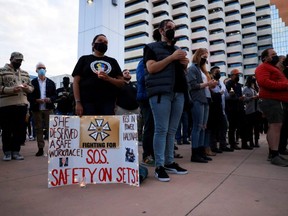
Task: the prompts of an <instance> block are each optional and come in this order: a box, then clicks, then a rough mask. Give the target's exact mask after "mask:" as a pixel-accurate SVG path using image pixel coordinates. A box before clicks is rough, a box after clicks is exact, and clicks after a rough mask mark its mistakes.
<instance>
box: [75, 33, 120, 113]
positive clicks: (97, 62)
mask: <svg viewBox="0 0 288 216" xmlns="http://www.w3.org/2000/svg"><path fill="white" fill-rule="evenodd" d="M107 49H108V39H107V37H106V36H105V35H104V34H99V35H96V36H95V37H94V39H93V41H92V52H93V53H92V54H90V55H84V56H81V57H80V58H79V60H78V62H77V64H76V65H75V67H74V70H73V72H72V76H73V77H74V80H73V93H74V99H75V113H76V115H78V116H82V115H114V114H115V103H116V97H117V92H118V91H119V88H120V87H122V86H124V83H125V81H124V79H123V75H122V71H121V69H120V66H119V64H118V62H117V61H116V59H114V58H111V57H108V56H106V55H105V52H106V51H107Z"/></svg>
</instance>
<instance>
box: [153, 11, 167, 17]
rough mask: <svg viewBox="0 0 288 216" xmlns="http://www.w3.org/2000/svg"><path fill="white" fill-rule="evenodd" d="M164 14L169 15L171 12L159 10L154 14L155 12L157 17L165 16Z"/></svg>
mask: <svg viewBox="0 0 288 216" xmlns="http://www.w3.org/2000/svg"><path fill="white" fill-rule="evenodd" d="M163 15H167V16H169V13H168V12H167V11H159V12H157V13H154V14H153V17H154V18H157V17H160V16H163Z"/></svg>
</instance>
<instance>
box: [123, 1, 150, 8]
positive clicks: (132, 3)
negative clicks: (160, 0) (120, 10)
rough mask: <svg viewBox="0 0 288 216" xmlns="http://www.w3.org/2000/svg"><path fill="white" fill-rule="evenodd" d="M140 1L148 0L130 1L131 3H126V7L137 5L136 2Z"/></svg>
mask: <svg viewBox="0 0 288 216" xmlns="http://www.w3.org/2000/svg"><path fill="white" fill-rule="evenodd" d="M140 2H148V0H137V1H133V2H130V3H127V4H125V7H126V8H127V7H130V6H133V5H136V4H138V3H140Z"/></svg>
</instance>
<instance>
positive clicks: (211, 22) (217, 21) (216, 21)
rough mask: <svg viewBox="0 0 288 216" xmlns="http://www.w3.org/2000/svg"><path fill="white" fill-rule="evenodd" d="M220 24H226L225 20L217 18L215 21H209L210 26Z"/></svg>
mask: <svg viewBox="0 0 288 216" xmlns="http://www.w3.org/2000/svg"><path fill="white" fill-rule="evenodd" d="M220 22H222V23H223V22H224V20H223V19H222V18H217V19H213V20H209V24H210V25H212V24H215V23H220Z"/></svg>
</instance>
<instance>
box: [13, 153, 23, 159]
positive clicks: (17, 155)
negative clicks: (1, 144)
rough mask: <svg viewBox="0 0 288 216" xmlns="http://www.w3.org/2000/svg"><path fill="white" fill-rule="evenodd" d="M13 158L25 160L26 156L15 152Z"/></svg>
mask: <svg viewBox="0 0 288 216" xmlns="http://www.w3.org/2000/svg"><path fill="white" fill-rule="evenodd" d="M12 159H13V160H24V157H23V156H22V155H20V154H19V152H13V154H12Z"/></svg>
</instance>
